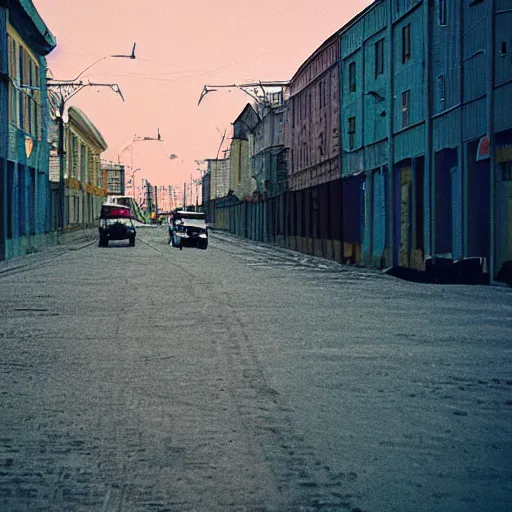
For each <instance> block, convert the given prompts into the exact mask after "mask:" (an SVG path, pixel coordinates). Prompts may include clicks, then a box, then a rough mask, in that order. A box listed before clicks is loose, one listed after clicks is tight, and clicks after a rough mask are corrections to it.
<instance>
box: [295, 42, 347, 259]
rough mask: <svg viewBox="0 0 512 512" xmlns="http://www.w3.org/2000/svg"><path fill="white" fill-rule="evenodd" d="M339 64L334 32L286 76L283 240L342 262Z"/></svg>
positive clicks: (305, 250)
mask: <svg viewBox="0 0 512 512" xmlns="http://www.w3.org/2000/svg"><path fill="white" fill-rule="evenodd" d="M339 65H340V63H339V40H338V36H337V34H334V35H332V36H331V37H330V38H329V39H327V40H326V41H325V42H324V43H323V44H322V45H321V46H320V47H319V48H318V49H317V50H316V51H315V52H314V53H313V54H312V55H311V56H310V57H309V58H308V59H307V60H306V61H305V62H304V63H303V64H302V65H301V66H300V67H299V69H298V70H297V72H296V73H295V75H294V76H293V77H292V79H291V81H290V99H289V103H288V119H287V123H286V126H285V147H286V148H287V154H288V191H289V192H288V195H287V230H286V243H287V245H288V246H289V247H291V248H292V249H297V250H299V251H301V252H306V253H309V254H315V255H317V256H325V257H327V258H334V259H336V260H338V261H342V258H343V252H342V251H343V242H342V230H341V219H342V201H341V172H340V137H339V129H340V100H339V73H340V71H339Z"/></svg>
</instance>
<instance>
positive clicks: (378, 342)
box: [0, 227, 512, 512]
mask: <svg viewBox="0 0 512 512" xmlns="http://www.w3.org/2000/svg"><path fill="white" fill-rule="evenodd" d="M0 343H1V345H0V346H1V354H2V356H1V360H0V378H1V381H0V383H1V387H0V510H2V511H9V512H11V511H19V512H31V511H52V512H53V511H73V512H75V511H76V512H80V511H100V512H114V511H115V512H121V511H122V512H132V511H133V512H135V511H137V512H164V511H166V512H192V511H195V512H210V511H211V512H235V511H236V512H309V511H311V512H313V511H321V512H342V511H343V512H346V511H350V512H360V511H362V512H409V511H410V512H437V511H439V512H459V511H460V512H481V511H493V512H501V511H503V512H505V511H507V512H508V511H510V510H512V465H511V460H512V444H511V441H512V435H511V434H512V421H511V419H512V416H511V413H512V373H511V368H512V366H511V357H510V356H511V352H510V348H511V343H512V290H511V289H510V288H502V287H491V286H487V287H485V286H441V285H425V284H415V283H409V282H405V281H400V280H398V279H395V278H392V277H389V276H384V275H382V274H381V273H379V272H376V271H370V270H366V269H359V268H355V267H348V266H340V265H338V264H336V263H333V262H328V261H325V260H320V259H315V258H311V257H307V256H304V255H301V254H298V253H294V252H291V251H287V250H283V249H278V248H274V247H271V246H268V245H265V244H258V243H253V242H250V241H247V240H241V239H239V238H236V237H233V236H229V235H224V234H220V233H214V234H212V235H211V238H210V245H209V247H208V249H207V250H206V251H202V250H199V249H192V248H184V249H183V250H182V251H180V250H179V249H175V248H172V247H170V246H169V245H167V236H166V229H165V227H161V228H146V229H143V228H141V229H139V233H138V237H137V243H136V246H135V247H134V248H130V247H128V246H127V244H123V243H121V242H119V243H114V244H111V246H110V247H108V248H99V247H98V246H97V242H96V241H94V240H91V241H86V240H80V239H76V240H75V241H71V242H69V243H68V244H67V245H63V246H60V247H58V248H55V249H52V250H49V251H46V252H43V253H39V254H35V255H31V256H27V257H25V258H22V259H18V260H14V261H11V262H4V263H1V264H0Z"/></svg>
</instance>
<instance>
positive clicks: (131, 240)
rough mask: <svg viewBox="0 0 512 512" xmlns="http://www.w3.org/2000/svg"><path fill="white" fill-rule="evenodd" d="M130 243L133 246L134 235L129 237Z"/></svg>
mask: <svg viewBox="0 0 512 512" xmlns="http://www.w3.org/2000/svg"><path fill="white" fill-rule="evenodd" d="M130 245H131V246H132V247H135V237H134V236H132V237H131V238H130Z"/></svg>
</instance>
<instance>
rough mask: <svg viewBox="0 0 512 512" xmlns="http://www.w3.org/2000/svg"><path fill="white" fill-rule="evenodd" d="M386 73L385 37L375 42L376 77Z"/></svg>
mask: <svg viewBox="0 0 512 512" xmlns="http://www.w3.org/2000/svg"><path fill="white" fill-rule="evenodd" d="M383 73H384V39H381V40H379V41H377V42H376V43H375V77H378V76H379V75H382V74H383Z"/></svg>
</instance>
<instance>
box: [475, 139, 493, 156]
mask: <svg viewBox="0 0 512 512" xmlns="http://www.w3.org/2000/svg"><path fill="white" fill-rule="evenodd" d="M490 156H491V144H490V142H489V137H488V136H487V135H486V136H485V137H482V138H481V139H480V141H479V142H478V148H477V150H476V161H477V162H479V161H480V160H487V159H488V158H490Z"/></svg>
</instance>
